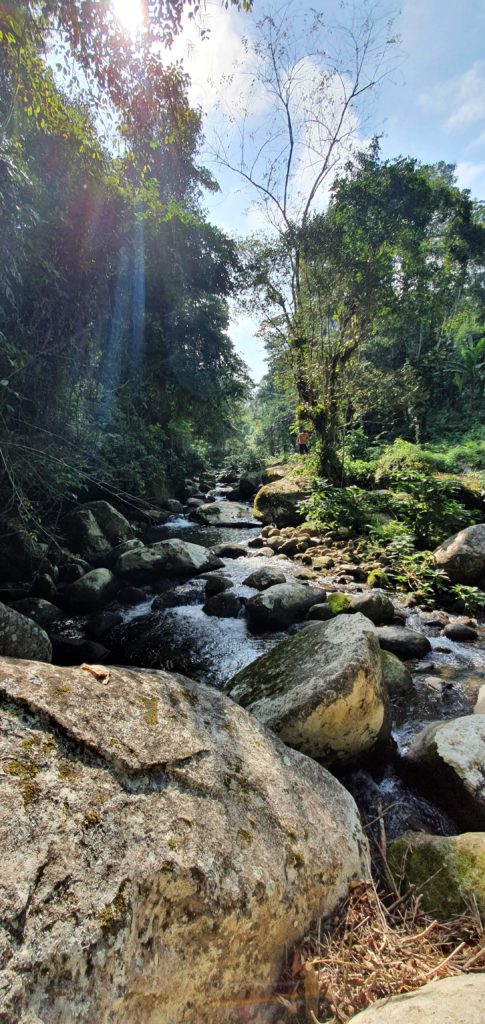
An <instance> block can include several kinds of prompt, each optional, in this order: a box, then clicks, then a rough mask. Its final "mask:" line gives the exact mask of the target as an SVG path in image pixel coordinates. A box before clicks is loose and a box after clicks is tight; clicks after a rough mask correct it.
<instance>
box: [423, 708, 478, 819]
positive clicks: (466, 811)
mask: <svg viewBox="0 0 485 1024" xmlns="http://www.w3.org/2000/svg"><path fill="white" fill-rule="evenodd" d="M405 762H406V763H407V764H408V765H411V766H412V767H414V768H417V769H418V771H419V773H420V774H422V773H423V772H424V773H425V775H426V776H427V777H428V779H429V782H430V784H431V785H432V786H433V789H434V792H435V795H436V797H437V798H439V799H440V800H441V802H443V803H446V805H447V807H448V809H449V810H450V812H451V813H452V814H454V815H455V817H456V818H457V819H458V820H459V821H460V822H461V823H462V824H463V825H464V826H465V828H471V829H473V830H475V829H485V785H484V780H485V715H464V716H463V717H461V718H455V719H452V720H451V721H448V722H433V723H432V724H431V725H428V726H426V727H425V728H424V729H422V730H421V731H420V732H419V733H418V734H417V736H415V737H414V739H413V741H412V743H411V745H410V747H409V748H408V750H407V751H406V754H405Z"/></svg>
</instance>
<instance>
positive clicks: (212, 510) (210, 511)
mask: <svg viewBox="0 0 485 1024" xmlns="http://www.w3.org/2000/svg"><path fill="white" fill-rule="evenodd" d="M193 516H194V519H197V520H198V522H199V523H204V524H205V525H206V526H255V525H256V524H255V520H254V519H253V517H252V514H251V509H250V508H248V506H247V505H240V504H239V502H237V501H213V502H210V503H209V504H206V505H201V506H200V508H198V509H196V510H195V512H194V513H193Z"/></svg>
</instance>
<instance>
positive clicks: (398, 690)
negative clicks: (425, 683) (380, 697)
mask: <svg viewBox="0 0 485 1024" xmlns="http://www.w3.org/2000/svg"><path fill="white" fill-rule="evenodd" d="M381 662H382V678H383V682H384V686H385V687H386V689H387V692H388V693H389V695H390V696H391V697H404V696H406V695H407V694H410V693H411V692H412V689H413V677H412V675H411V673H410V671H409V669H408V668H406V666H405V665H403V663H402V661H400V660H399V658H398V657H396V655H395V654H391V652H390V651H381Z"/></svg>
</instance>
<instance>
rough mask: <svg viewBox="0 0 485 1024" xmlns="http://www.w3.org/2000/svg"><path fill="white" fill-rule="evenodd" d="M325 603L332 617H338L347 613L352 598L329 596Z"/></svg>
mask: <svg viewBox="0 0 485 1024" xmlns="http://www.w3.org/2000/svg"><path fill="white" fill-rule="evenodd" d="M326 603H327V604H328V607H329V608H330V611H331V613H332V615H340V614H341V613H342V612H346V611H348V609H349V608H350V605H351V604H352V598H351V597H349V595H348V594H329V595H328V597H327V602H326Z"/></svg>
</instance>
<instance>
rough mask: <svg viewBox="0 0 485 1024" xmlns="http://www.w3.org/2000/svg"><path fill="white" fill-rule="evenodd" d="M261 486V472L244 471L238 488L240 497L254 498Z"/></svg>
mask: <svg viewBox="0 0 485 1024" xmlns="http://www.w3.org/2000/svg"><path fill="white" fill-rule="evenodd" d="M260 486H261V473H244V475H243V476H241V477H240V478H239V483H238V485H237V489H238V492H239V497H240V498H242V499H243V501H244V499H249V498H254V495H255V494H256V491H257V490H258V487H260Z"/></svg>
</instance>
